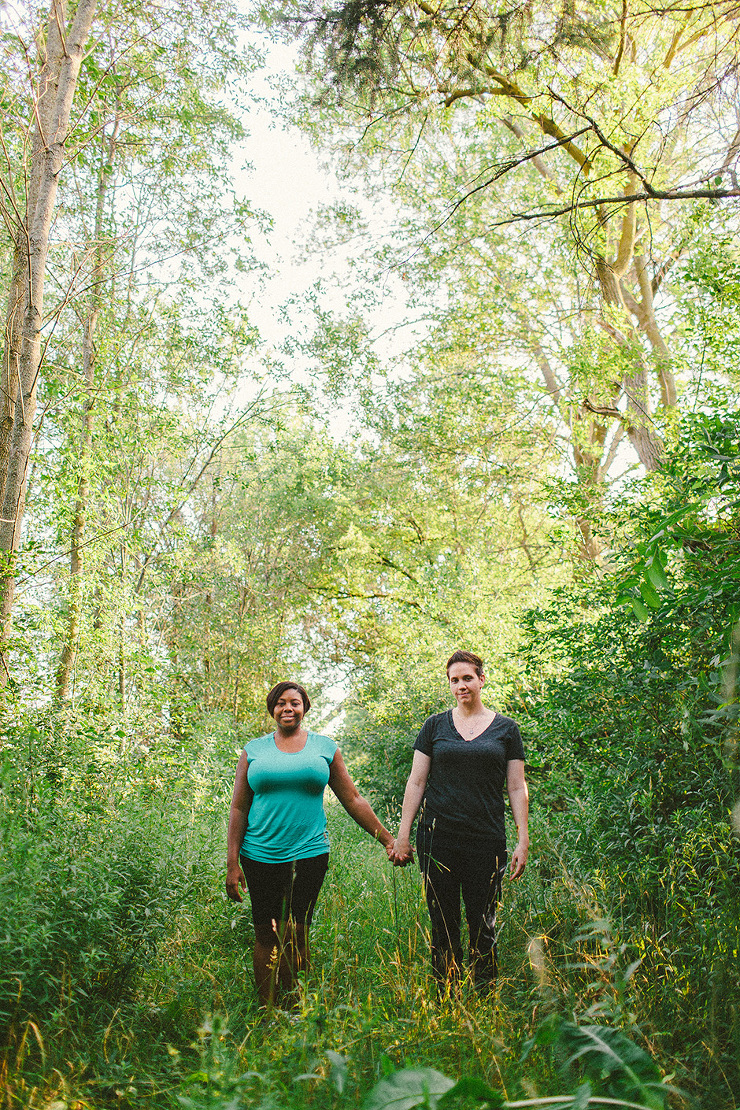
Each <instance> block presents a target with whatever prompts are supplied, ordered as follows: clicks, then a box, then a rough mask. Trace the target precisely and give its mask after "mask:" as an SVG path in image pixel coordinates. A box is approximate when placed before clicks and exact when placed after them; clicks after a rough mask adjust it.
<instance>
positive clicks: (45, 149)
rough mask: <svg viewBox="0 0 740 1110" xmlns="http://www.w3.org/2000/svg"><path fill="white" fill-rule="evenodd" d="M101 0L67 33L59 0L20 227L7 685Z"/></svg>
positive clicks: (10, 406)
mask: <svg viewBox="0 0 740 1110" xmlns="http://www.w3.org/2000/svg"><path fill="white" fill-rule="evenodd" d="M96 2H97V0H80V2H79V4H78V6H77V9H76V12H75V16H74V19H73V21H72V26H71V27H70V29H69V31H68V32H67V33H65V29H66V18H67V13H66V4H65V0H51V8H50V12H49V21H48V24H47V32H46V59H45V61H44V65H43V68H42V70H41V74H40V76H39V81H38V96H37V97H36V103H35V108H36V111H35V112H34V126H33V145H32V153H31V165H30V172H29V188H28V193H27V197H26V213H25V217H24V219H23V220H22V221H21V220H19V221H18V223H17V224H16V227H15V228H14V241H15V250H14V255H13V273H12V276H11V280H10V295H9V299H8V314H7V317H6V322H5V347H4V352H3V379H4V383H5V384H6V388H7V393H5V395H4V397H3V400H2V402H0V403H2V417H1V418H0V502H1V503H2V517H1V518H0V558H1V559H2V565H1V568H0V629H1V635H2V644H1V645H0V652H1V653H2V661H3V664H4V665H3V667H2V668H0V685H4V684H5V682H6V681H7V679H8V666H7V659H6V652H7V640H8V636H9V633H10V620H11V613H12V607H13V597H14V593H15V564H16V557H17V551H18V544H19V540H20V532H21V525H22V522H23V512H24V508H25V497H26V479H27V473H28V457H29V454H30V450H31V438H32V433H33V421H34V416H35V413H36V390H37V387H38V378H39V371H40V368H41V327H42V324H43V316H44V281H45V277H46V259H47V254H48V249H49V232H50V229H51V222H52V217H53V215H54V204H55V201H56V194H57V186H58V183H59V174H60V172H61V168H62V161H63V157H64V144H65V142H66V139H67V134H68V130H69V121H70V115H71V111H72V102H73V98H74V93H75V89H76V87H77V78H78V76H79V71H80V65H81V64H82V57H83V50H84V46H85V43H86V42H87V39H88V36H89V34H90V28H91V25H92V19H93V15H94V13H95V7H96Z"/></svg>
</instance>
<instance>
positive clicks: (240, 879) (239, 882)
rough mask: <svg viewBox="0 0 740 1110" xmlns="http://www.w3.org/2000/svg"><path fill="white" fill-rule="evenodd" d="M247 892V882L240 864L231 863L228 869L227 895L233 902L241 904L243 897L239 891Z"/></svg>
mask: <svg viewBox="0 0 740 1110" xmlns="http://www.w3.org/2000/svg"><path fill="white" fill-rule="evenodd" d="M239 887H241V890H243V891H245V892H246V889H247V880H246V879H245V878H244V872H243V871H242V869H241V866H240V864H239V863H229V864H227V867H226V893H227V894H228V896H229V898H230V899H231V901H232V902H241V901H242V895H241V891H240V889H239Z"/></svg>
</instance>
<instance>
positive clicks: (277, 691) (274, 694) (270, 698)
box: [267, 682, 311, 717]
mask: <svg viewBox="0 0 740 1110" xmlns="http://www.w3.org/2000/svg"><path fill="white" fill-rule="evenodd" d="M286 690H297V691H298V693H299V694H300V695H301V698H302V699H303V712H304V713H308V711H309V709H310V708H311V699H310V698H309V696H308V694H307V693H306V691H305V690H304V689H303V687H302V686H301V684H300V682H278V684H277V686H273V688H272V690H270V693H269V694H268V695H267V712H268V713H269V714H270V716H271V717H274V716H275V706H276V705H277V703H278V698H281V697H282V696H283V694H284V693H285V691H286Z"/></svg>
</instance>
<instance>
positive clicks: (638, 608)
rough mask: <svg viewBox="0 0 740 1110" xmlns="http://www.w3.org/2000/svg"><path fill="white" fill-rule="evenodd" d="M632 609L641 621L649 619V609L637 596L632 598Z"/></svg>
mask: <svg viewBox="0 0 740 1110" xmlns="http://www.w3.org/2000/svg"><path fill="white" fill-rule="evenodd" d="M632 609H633V610H634V614H635V616H636V617H637V619H638V620H641V621H642V622H643V623H644V622H645V621H646V620H649V619H650V610H649V609H647V608H646V607H645V606H644V605H643V603H642V602H641V601H640V599H639V598H637V597H633V598H632Z"/></svg>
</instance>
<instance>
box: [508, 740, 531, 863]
mask: <svg viewBox="0 0 740 1110" xmlns="http://www.w3.org/2000/svg"><path fill="white" fill-rule="evenodd" d="M506 792H507V794H508V795H509V805H510V806H511V812H512V813H513V815H514V820H515V821H516V830H517V833H518V835H519V839H518V841H517V846H516V848H515V849H514V851H513V853H512V856H511V868H510V874H511V877H512V879H518V878H519V876H520V875H521V874H522V873H523V871H524V868H525V866H526V864H527V856H528V855H529V829H528V825H527V822H528V820H529V791H528V790H527V782H526V779H525V778H524V760H523V759H510V760H509V762H508V763H507V764H506Z"/></svg>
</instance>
